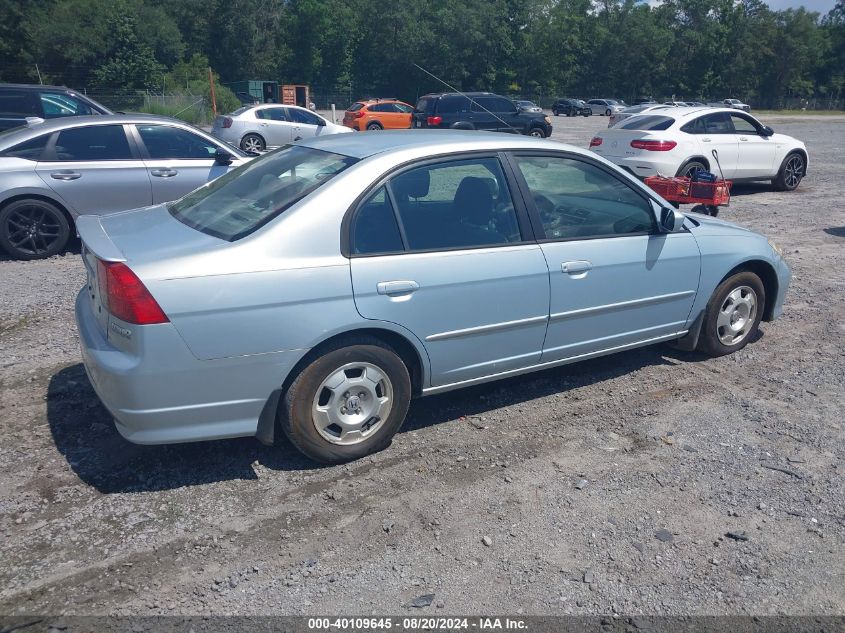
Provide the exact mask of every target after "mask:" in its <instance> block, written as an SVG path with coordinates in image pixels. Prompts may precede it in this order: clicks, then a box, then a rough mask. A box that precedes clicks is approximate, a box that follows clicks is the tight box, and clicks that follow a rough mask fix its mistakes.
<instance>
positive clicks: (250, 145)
mask: <svg viewBox="0 0 845 633" xmlns="http://www.w3.org/2000/svg"><path fill="white" fill-rule="evenodd" d="M241 145H242V147H241V149H243V150H244V151H245V152H260V151H261V150H263V149H264V148H263V147H262V143H261V140H260V139H259V138H258V137H257V136H247V137H246V138H245V139H244V140H243V141H241Z"/></svg>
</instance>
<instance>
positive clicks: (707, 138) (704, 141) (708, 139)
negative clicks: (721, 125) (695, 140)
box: [701, 136, 710, 143]
mask: <svg viewBox="0 0 845 633" xmlns="http://www.w3.org/2000/svg"><path fill="white" fill-rule="evenodd" d="M701 142H702V143H709V142H710V137H709V136H708V137H705V138H703V139H701Z"/></svg>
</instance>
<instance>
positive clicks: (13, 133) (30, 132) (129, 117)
mask: <svg viewBox="0 0 845 633" xmlns="http://www.w3.org/2000/svg"><path fill="white" fill-rule="evenodd" d="M36 118H37V117H36ZM127 123H165V124H168V125H174V124H175V125H179V126H181V127H187V128H190V129H194V130H196V129H197V128H195V127H194V126H192V125H191V124H190V123H186V122H185V121H180V120H179V119H174V118H171V117H166V116H158V115H155V114H96V115H92V116H67V117H59V118H56V119H47V120H45V121H44V122H43V123H35V124H33V125H26V126H20V127H17V128H12V129H10V130H7V131H6V132H3V133H2V135H0V147H6V146H7V145H8V144H10V143H18V142H21V141H26V140H28V139H30V138H34V137H36V136H41V135H42V134H49V133H51V132H55V131H57V130H65V129H67V128H72V127H83V126H86V125H108V124H112V125H114V124H118V125H124V124H127ZM199 131H200V132H202V130H199ZM202 133H203V134H207V132H202Z"/></svg>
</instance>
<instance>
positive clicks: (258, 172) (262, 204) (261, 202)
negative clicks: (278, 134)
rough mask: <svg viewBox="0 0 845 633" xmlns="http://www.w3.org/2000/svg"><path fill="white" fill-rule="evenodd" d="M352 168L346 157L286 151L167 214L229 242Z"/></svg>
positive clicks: (231, 175)
mask: <svg viewBox="0 0 845 633" xmlns="http://www.w3.org/2000/svg"><path fill="white" fill-rule="evenodd" d="M356 162H358V159H357V158H352V157H350V156H342V155H340V154H332V153H330V152H323V151H320V150H316V149H311V148H308V147H301V146H298V145H285V146H283V147H280V148H279V149H277V150H276V151H274V152H270V153H269V154H265V155H264V156H261V157H260V158H256V159H254V160H251V161H249V162H248V163H246V164H244V165H242V166H241V167H238V168H237V169H233V170H232V171H230V172H229V173H228V174H226V175H225V176H221V177H220V178H218V179H217V180H214V181H212V182H210V183H208V184H206V185H204V186H202V187H200V188H199V189H197V190H196V191H193V192H192V193H189V194H188V195H187V196H185V197H184V198H182V199H181V200H177V201H176V202H171V203H170V204H169V205H168V209H169V210H170V213H171V215H172V216H173V217H174V218H176V219H177V220H179V221H180V222H182V223H183V224H187V225H188V226H190V227H191V228H194V229H196V230H198V231H202V232H203V233H207V234H209V235H213V236H214V237H219V238H220V239H223V240H228V241H230V242H234V241H235V240H238V239H240V238H242V237H245V236H246V235H249V234H250V233H252V232H253V231H255V230H257V229H258V228H259V227H261V226H263V225H265V224H267V222H269V221H270V220H272V219H273V218H275V217H276V216H277V215H279V214H280V213H282V212H283V211H284V210H285V209H287V208H289V207H290V206H292V205H293V204H295V203H296V202H298V201H300V200H301V199H302V198H304V197H305V196H307V195H308V194H310V193H311V192H313V191H314V190H316V189H318V188H319V187H320V186H321V185H323V184H324V183H325V182H327V181H328V180H330V179H331V178H333V177H334V176H336V175H337V174H339V173H340V172H342V171H343V170H345V169H346V168H348V167H349V166H351V165H353V164H354V163H356Z"/></svg>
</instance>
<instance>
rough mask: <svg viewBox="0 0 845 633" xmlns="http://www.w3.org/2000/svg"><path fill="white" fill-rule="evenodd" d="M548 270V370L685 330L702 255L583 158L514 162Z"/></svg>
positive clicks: (641, 197)
mask: <svg viewBox="0 0 845 633" xmlns="http://www.w3.org/2000/svg"><path fill="white" fill-rule="evenodd" d="M514 162H515V165H516V168H517V172H518V174H519V175H521V176H522V177H523V178H524V180H523V183H522V184H523V186H524V187H525V189H526V196H527V197H528V198H529V200H530V203H531V204H532V213H533V214H534V215H533V217H534V222H535V224H536V225H537V231H538V233H541V234H542V235H543V236H544V239H542V240H541V246H542V249H543V253H544V255H545V257H546V260H547V262H548V265H549V275H550V277H549V279H550V290H551V300H550V315H549V328H548V333H547V334H546V340H545V344H544V346H543V357H542V360H543V362H547V361H555V360H560V359H565V358H576V357H579V356H585V355H590V354H593V353H596V352H600V351H608V350H613V349H624V348H625V347H626V346H630V345H635V344H638V343H642V342H646V341H657V340H661V338H664V339H665V338H669V337H672V336H674V335H676V334H677V333H679V332H682V331H683V330H685V329H686V324H687V320H688V319H689V314H690V310H691V309H692V304H693V300H694V299H695V295H696V292H697V289H698V278H699V267H700V254H699V250H698V245H697V244H696V242H695V239H694V238H693V236H692V235H691V234H690V233H688V232H683V233H672V234H662V233H658V232H657V231H656V221H655V220H656V217H655V213H654V209H653V207H652V204H651V202H650V201H649V200H648V199H647V197H646V195H645V194H644V193H642V192H640V191H637V190H635V189H634V188H633V187H632V186H631V185H629V184H628V183H626V182H625V181H624V180H623V179H622V178H621V177H620V176H619V175H617V174H614V173H612V172H611V171H610V170H609V169H607V168H605V167H604V166H600V165H598V164H595V163H592V162H590V161H587V160H584V159H581V158H577V157H574V156H573V157H563V156H555V157H553V156H549V155H527V154H518V155H516V156H515V157H514Z"/></svg>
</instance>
